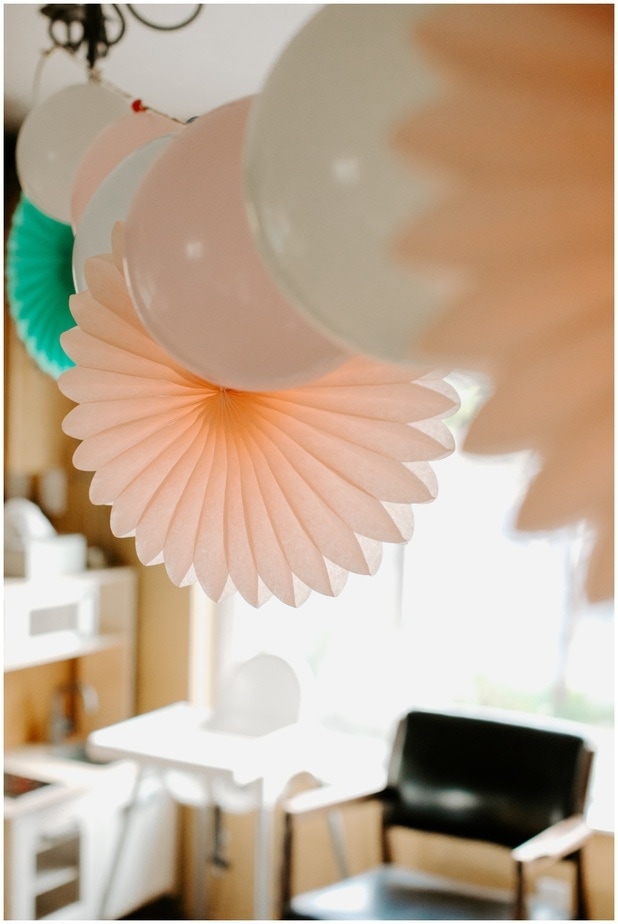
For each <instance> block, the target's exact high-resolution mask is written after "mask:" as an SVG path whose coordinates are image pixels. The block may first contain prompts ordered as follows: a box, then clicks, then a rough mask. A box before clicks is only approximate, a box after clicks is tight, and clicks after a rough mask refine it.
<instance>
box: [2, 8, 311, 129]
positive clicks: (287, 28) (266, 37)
mask: <svg viewBox="0 0 618 924" xmlns="http://www.w3.org/2000/svg"><path fill="white" fill-rule="evenodd" d="M319 6H320V5H317V4H297V3H281V4H279V3H276V4H268V3H264V4H262V3H248V4H245V3H216V4H210V3H209V4H205V5H204V6H203V9H202V11H201V13H200V15H199V16H198V17H197V19H195V20H194V21H193V22H192V23H191V24H190V25H188V26H186V27H185V28H183V29H180V30H178V31H176V32H161V31H155V30H153V29H149V28H147V27H146V26H144V25H142V24H141V23H140V22H138V21H137V20H136V19H134V18H133V17H132V16H131V14H130V12H129V11H128V10H127V7H126V5H125V4H121V9H122V12H123V14H124V16H125V19H126V26H127V27H126V32H125V34H124V36H123V38H122V39H121V40H120V42H119V43H118V45H116V46H114V47H112V48H111V49H110V51H109V54H108V56H107V57H106V58H103V59H101V60H100V61H99V65H98V66H99V68H100V70H101V73H102V76H103V78H104V79H105V80H107V81H109V82H110V83H112V84H114V85H115V86H117V87H119V88H120V89H122V90H124V91H125V92H127V93H128V94H130V95H131V96H134V97H135V98H138V99H141V100H142V101H143V103H144V105H146V106H149V107H150V108H152V109H156V110H158V111H160V112H163V113H165V114H166V115H169V116H173V117H174V118H176V119H181V120H185V119H188V118H191V117H192V116H197V115H201V114H202V113H204V112H207V111H208V110H210V109H213V108H214V107H215V106H219V105H222V104H223V103H226V102H228V101H229V100H232V99H236V98H238V97H241V96H247V95H249V94H252V93H256V92H259V90H260V88H261V86H262V84H263V82H264V80H265V78H266V75H267V73H268V71H269V70H270V68H271V66H272V65H273V64H274V62H275V61H276V59H277V57H278V56H279V54H280V53H281V51H282V50H283V48H284V46H285V45H286V44H287V42H288V41H289V40H290V39H291V37H292V36H293V35H294V34H295V33H296V32H297V31H298V30H299V29H300V28H301V27H302V26H303V24H304V23H305V22H306V21H307V19H309V17H310V16H311V15H312V14H313V13H315V12H316V11H317V10H318V9H319ZM39 8H40V7H39V5H38V4H36V5H35V4H26V3H5V4H4V104H5V128H6V129H8V130H9V131H15V130H16V129H17V128H18V127H19V125H20V124H21V121H22V120H23V118H24V116H25V115H26V113H27V112H28V111H29V109H30V108H31V107H32V105H33V102H34V100H35V91H34V87H35V83H36V74H37V67H38V65H39V62H40V61H41V52H42V51H43V50H45V49H47V48H49V47H51V41H50V39H49V36H48V33H47V28H48V24H49V20H48V19H47V17H45V16H43V15H42V14H41V13H40V12H39ZM135 9H136V10H137V11H138V12H139V13H140V15H142V16H144V17H145V18H148V19H151V20H156V21H157V22H159V23H171V22H179V21H182V20H184V19H185V18H186V17H187V16H188V15H189V14H190V13H191V11H192V10H194V9H195V5H194V4H193V5H192V4H176V3H174V4H135ZM104 11H106V12H108V11H109V13H110V16H111V15H112V11H111V7H110V6H109V5H104ZM83 61H84V58H83V56H82V57H80V59H79V63H78V62H76V61H75V60H73V59H72V58H70V57H69V56H68V55H66V54H64V53H62V52H55V53H54V54H52V55H51V56H49V58H48V59H47V60H46V63H45V64H44V65H43V68H42V71H41V79H40V81H39V82H38V83H39V91H38V94H37V95H36V98H37V99H41V98H42V97H44V96H47V95H48V94H49V93H50V92H54V91H55V90H58V89H60V88H61V87H63V86H66V85H68V84H70V83H76V82H80V81H81V80H83V77H84V74H85V71H86V66H85V64H84V63H82V62H83Z"/></svg>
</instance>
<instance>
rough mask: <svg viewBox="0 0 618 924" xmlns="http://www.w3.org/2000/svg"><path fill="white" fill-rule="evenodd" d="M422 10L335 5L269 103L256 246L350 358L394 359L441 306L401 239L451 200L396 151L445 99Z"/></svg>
mask: <svg viewBox="0 0 618 924" xmlns="http://www.w3.org/2000/svg"><path fill="white" fill-rule="evenodd" d="M427 9H428V8H427V7H426V6H424V5H420V4H418V5H417V4H401V5H390V4H385V5H383V4H379V3H377V4H365V5H362V6H361V5H347V4H332V5H328V6H327V7H326V8H324V9H323V10H322V11H320V12H319V13H318V14H317V15H316V16H315V17H314V18H313V19H312V20H311V21H310V22H309V23H308V24H307V25H306V26H305V27H304V28H303V29H302V30H301V31H300V32H299V33H298V35H297V36H296V37H295V38H294V39H293V40H292V42H291V43H290V45H289V46H288V47H287V49H286V50H285V51H284V52H283V54H282V55H281V57H280V58H279V60H278V61H277V62H276V64H275V66H274V68H273V70H272V71H271V73H270V75H269V77H268V78H267V80H266V83H265V85H264V87H263V90H262V92H261V93H260V95H259V97H257V99H256V102H255V105H254V107H253V109H252V113H251V118H250V120H249V125H248V128H247V138H246V145H245V164H244V178H245V194H246V200H247V210H248V217H249V223H250V227H251V230H252V232H253V234H254V237H255V242H256V245H257V247H258V250H259V252H260V254H261V255H262V257H263V259H264V261H265V263H266V265H267V266H268V268H269V270H270V271H271V273H272V276H273V278H274V279H275V280H276V281H277V283H278V284H279V285H280V286H281V288H282V290H283V291H284V292H285V293H286V294H287V295H288V296H289V297H290V299H292V300H293V302H294V303H295V304H296V306H297V307H298V309H299V310H300V311H302V312H303V314H304V315H305V317H307V318H308V319H309V320H311V321H312V322H313V323H317V324H319V325H320V326H321V327H322V329H323V330H325V331H327V332H328V333H329V334H330V335H334V336H336V337H338V338H340V340H341V342H343V343H344V344H346V345H347V346H348V347H349V348H352V349H354V350H358V351H361V352H364V353H368V354H371V355H375V356H378V357H381V358H384V359H389V360H394V361H406V360H408V359H410V358H413V357H414V349H415V342H416V340H417V336H418V333H419V331H421V330H422V329H423V328H424V326H425V325H426V323H427V322H428V320H430V319H431V318H432V317H433V316H434V314H435V311H436V310H437V307H438V305H439V304H440V303H441V300H440V299H439V298H438V293H437V292H436V291H435V289H434V284H435V283H434V281H433V280H432V278H431V277H430V276H427V277H426V278H425V277H420V276H419V275H416V274H415V273H414V271H413V270H412V269H411V268H409V267H408V266H406V265H403V264H402V263H400V262H398V261H397V258H396V257H395V256H394V247H395V243H396V239H397V236H398V234H399V232H401V230H402V229H403V228H405V227H407V225H408V224H409V223H410V221H411V219H412V218H414V217H415V216H418V215H420V214H422V212H423V210H424V209H425V208H426V207H427V205H428V204H429V203H432V202H433V201H434V198H435V196H436V194H437V193H439V191H440V181H439V177H428V175H423V177H422V179H418V178H416V177H414V176H413V175H412V174H411V172H410V170H409V167H408V166H407V165H406V164H405V163H404V162H403V159H402V158H401V157H400V156H398V154H397V153H396V152H395V151H394V150H393V146H392V138H393V135H394V133H395V132H396V130H397V129H398V127H399V126H400V124H401V122H402V120H405V119H409V118H410V113H411V112H414V111H416V110H417V109H421V108H423V107H425V106H426V105H428V104H429V103H430V102H432V101H433V100H434V99H435V98H437V97H438V96H439V94H440V89H441V83H440V80H439V78H438V76H437V74H436V73H434V72H433V71H432V70H431V69H430V67H429V65H428V63H427V61H426V60H425V59H423V58H422V57H421V55H420V53H419V52H418V51H415V49H414V48H413V47H412V43H411V32H412V27H413V25H414V23H415V21H417V20H418V19H419V17H421V16H423V15H425V14H426V12H427Z"/></svg>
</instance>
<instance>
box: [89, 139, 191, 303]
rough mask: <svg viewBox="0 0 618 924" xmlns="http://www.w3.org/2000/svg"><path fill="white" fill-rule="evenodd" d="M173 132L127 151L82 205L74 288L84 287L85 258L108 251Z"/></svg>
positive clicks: (109, 251) (169, 141)
mask: <svg viewBox="0 0 618 924" xmlns="http://www.w3.org/2000/svg"><path fill="white" fill-rule="evenodd" d="M174 138H175V134H171V135H162V136H161V137H160V138H154V139H153V140H152V141H149V142H147V143H146V144H144V145H142V147H140V148H138V149H137V151H134V152H133V153H132V154H129V156H128V157H126V158H125V159H124V160H123V161H121V163H119V164H118V166H117V167H115V168H114V169H113V170H112V171H111V173H110V174H109V175H108V176H107V177H106V178H105V179H104V180H103V182H102V183H101V185H100V186H99V187H98V188H97V189H96V191H95V192H94V193H93V195H92V197H91V199H90V201H89V202H88V204H87V205H86V207H85V209H84V211H83V214H82V217H81V220H80V223H79V227H78V228H77V231H76V233H75V242H74V244H73V279H74V282H75V291H76V292H84V291H85V290H86V289H87V288H88V284H87V282H86V276H85V273H84V267H85V263H86V260H87V259H88V257H96V256H99V255H100V254H103V253H111V249H112V244H111V241H112V228H113V227H114V224H115V223H116V222H117V221H125V220H126V218H127V215H128V213H129V208H130V206H131V203H132V201H133V197H134V196H135V193H136V192H137V190H138V189H139V187H140V185H141V183H142V181H143V179H144V177H145V176H146V174H147V173H148V170H149V169H150V167H151V166H152V165H153V164H154V162H155V161H156V160H157V158H158V157H159V156H160V155H161V154H162V153H163V151H164V150H165V149H166V148H167V147H168V146H169V144H170V143H171V141H172V140H173V139H174Z"/></svg>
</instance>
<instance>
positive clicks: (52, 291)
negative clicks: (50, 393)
mask: <svg viewBox="0 0 618 924" xmlns="http://www.w3.org/2000/svg"><path fill="white" fill-rule="evenodd" d="M73 239H74V237H73V231H72V230H71V226H70V225H67V224H64V223H63V222H60V221H55V220H54V219H53V218H49V217H48V216H47V215H44V214H43V212H40V211H39V210H38V209H37V208H35V206H34V205H32V203H31V202H29V201H28V199H26V197H25V196H24V195H23V194H22V196H21V199H20V201H19V204H18V206H17V208H16V209H15V212H14V213H13V218H12V221H11V230H10V233H9V238H8V242H7V259H6V276H7V294H8V300H9V310H10V313H11V316H12V317H13V319H14V321H15V326H16V328H17V334H18V336H19V338H20V340H21V341H22V342H23V343H24V346H25V347H26V349H27V350H28V353H29V354H30V356H31V357H32V358H33V359H34V361H35V362H36V363H37V365H38V366H39V367H40V368H41V369H42V370H43V372H46V373H47V374H48V375H51V376H52V377H53V378H54V379H57V378H58V376H59V375H60V374H61V373H62V372H64V371H65V370H66V369H69V368H70V367H71V366H73V365H74V363H73V361H72V360H71V359H69V357H68V356H67V355H66V353H65V352H64V350H63V349H62V347H61V345H60V335H61V334H62V333H64V331H65V330H69V328H71V327H75V321H74V320H73V316H72V315H71V312H70V310H69V296H71V295H73V293H74V292H75V286H74V284H73V269H72V266H73Z"/></svg>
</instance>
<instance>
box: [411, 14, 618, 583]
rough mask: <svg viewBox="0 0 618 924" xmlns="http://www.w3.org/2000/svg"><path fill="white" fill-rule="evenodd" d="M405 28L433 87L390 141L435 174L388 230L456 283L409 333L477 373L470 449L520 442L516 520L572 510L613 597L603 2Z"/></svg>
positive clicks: (555, 522)
mask: <svg viewBox="0 0 618 924" xmlns="http://www.w3.org/2000/svg"><path fill="white" fill-rule="evenodd" d="M412 41H413V42H414V43H415V46H416V47H417V48H419V49H421V50H422V51H423V52H424V53H425V56H426V58H427V60H428V61H429V63H430V65H431V67H432V68H433V70H434V71H435V72H437V73H439V74H441V75H442V77H443V80H444V92H443V95H442V98H441V99H440V100H438V101H437V102H436V103H434V104H433V105H432V106H431V107H427V108H426V109H425V110H424V111H422V112H419V113H418V114H417V115H415V116H413V117H411V118H410V120H409V121H408V122H407V124H406V125H405V126H403V128H402V130H401V131H400V132H399V134H398V137H397V139H396V146H397V148H398V150H399V151H400V153H402V154H403V155H404V156H405V157H406V159H407V161H408V163H409V165H410V166H411V168H412V169H413V170H414V171H415V172H416V173H417V174H419V175H422V174H423V172H427V171H430V172H431V175H432V176H433V177H434V178H435V177H436V176H439V177H441V178H442V181H443V195H442V198H441V199H440V201H439V202H436V203H435V205H434V207H433V208H432V209H430V210H428V211H427V212H426V213H425V214H424V215H423V218H422V221H418V222H416V223H414V224H413V225H411V226H410V227H409V228H408V229H407V230H406V231H405V233H404V234H403V236H402V238H401V240H400V243H399V247H398V251H399V255H400V256H401V257H402V258H403V259H404V260H405V261H406V263H407V264H408V265H410V266H413V267H414V268H415V269H416V270H421V271H422V270H425V271H427V272H428V273H435V272H436V270H438V271H439V272H444V271H446V273H447V276H448V278H449V279H451V280H453V279H457V280H459V286H460V288H459V292H458V294H457V295H456V296H455V297H454V299H453V301H452V303H450V304H449V305H448V306H446V307H445V311H444V313H443V314H442V315H441V316H440V317H439V318H438V319H437V320H436V321H435V322H434V323H433V324H432V326H431V327H430V328H429V329H428V331H427V332H426V335H425V337H424V339H423V341H422V343H421V347H422V350H423V353H424V355H425V356H426V357H429V358H430V360H431V361H435V362H447V363H449V364H453V365H455V366H456V367H458V368H468V369H476V370H480V371H482V372H485V373H488V374H489V376H490V380H491V382H492V385H493V394H492V396H491V397H490V399H489V400H488V401H487V403H486V404H485V405H484V406H483V407H482V408H481V410H480V412H479V413H478V414H477V416H476V418H475V419H474V420H473V422H472V425H471V427H470V429H469V432H468V434H467V438H466V441H465V444H464V448H465V449H466V450H469V451H471V452H475V453H504V452H511V451H515V450H521V449H531V450H534V451H535V454H536V456H537V458H538V474H537V475H536V476H535V478H534V480H533V481H532V483H531V484H530V486H529V488H528V491H527V495H526V497H525V499H524V501H523V504H522V506H521V509H520V511H519V517H518V522H517V525H518V528H520V529H521V530H550V529H554V528H557V527H561V526H564V525H567V524H572V523H575V522H578V521H581V520H584V521H586V522H587V524H588V525H589V527H590V532H591V545H592V551H591V556H590V559H589V562H588V574H587V581H586V592H587V595H588V597H589V599H590V600H592V601H596V600H603V599H608V598H610V597H611V596H612V595H613V507H614V500H613V472H614V461H613V7H612V5H611V4H607V5H604V6H601V5H587V4H576V5H571V6H565V5H557V6H553V5H544V4H525V5H517V4H506V5H502V4H487V5H475V4H463V5H461V6H459V5H452V4H449V5H445V6H442V7H440V6H438V7H435V8H434V10H433V11H431V12H429V14H428V15H427V16H426V17H424V18H423V19H422V20H421V21H420V22H419V23H418V24H417V26H416V27H415V30H414V35H413V36H412Z"/></svg>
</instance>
